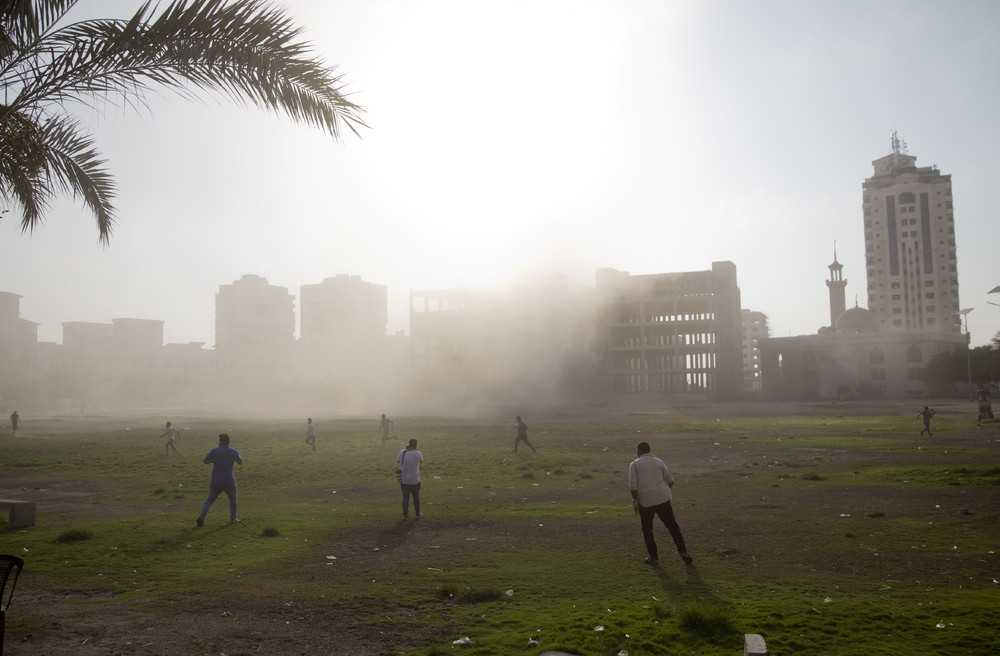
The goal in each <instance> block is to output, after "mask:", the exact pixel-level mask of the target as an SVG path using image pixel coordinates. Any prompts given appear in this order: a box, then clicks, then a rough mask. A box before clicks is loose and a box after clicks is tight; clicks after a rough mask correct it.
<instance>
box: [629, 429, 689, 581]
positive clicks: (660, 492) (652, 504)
mask: <svg viewBox="0 0 1000 656" xmlns="http://www.w3.org/2000/svg"><path fill="white" fill-rule="evenodd" d="M635 455H636V459H635V460H633V461H632V464H630V465H629V467H628V485H629V489H630V490H631V491H632V503H633V504H635V508H636V511H637V512H638V513H639V519H640V520H641V522H642V537H643V539H644V540H645V541H646V551H648V552H649V558H646V559H645V560H644V561H643V562H644V563H646V564H647V565H658V564H659V563H660V559H659V553H658V552H657V549H656V540H655V539H654V538H653V517H655V516H659V518H660V521H662V522H663V525H664V526H666V527H667V530H668V531H670V537H672V538H673V539H674V544H675V545H676V546H677V553H678V554H680V557H681V559H683V560H684V562H685V563H687V564H688V565H690V564H691V563H692V562H694V558H692V557H691V556H690V555H688V552H687V548H686V547H685V546H684V536H683V535H681V527H680V526H678V525H677V520H676V519H674V510H673V507H671V505H670V499H671V498H672V497H671V493H670V488H671V487H673V485H674V477H673V476H671V475H670V470H668V469H667V466H666V465H665V464H663V461H662V460H660V459H659V458H656V457H654V456H652V455H650V453H649V443H648V442H639V444H638V445H637V446H636V447H635Z"/></svg>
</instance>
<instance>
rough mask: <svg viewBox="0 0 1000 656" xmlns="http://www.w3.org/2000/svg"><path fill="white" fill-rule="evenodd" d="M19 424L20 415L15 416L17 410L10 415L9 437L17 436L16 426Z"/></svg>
mask: <svg viewBox="0 0 1000 656" xmlns="http://www.w3.org/2000/svg"><path fill="white" fill-rule="evenodd" d="M20 422H21V415H19V414H17V410H15V411H14V412H12V413H10V428H11V435H17V425H18V424H19V423H20Z"/></svg>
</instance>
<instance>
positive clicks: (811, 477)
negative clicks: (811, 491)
mask: <svg viewBox="0 0 1000 656" xmlns="http://www.w3.org/2000/svg"><path fill="white" fill-rule="evenodd" d="M802 480H804V481H825V480H826V476H820V475H819V474H817V473H816V472H807V473H805V474H802Z"/></svg>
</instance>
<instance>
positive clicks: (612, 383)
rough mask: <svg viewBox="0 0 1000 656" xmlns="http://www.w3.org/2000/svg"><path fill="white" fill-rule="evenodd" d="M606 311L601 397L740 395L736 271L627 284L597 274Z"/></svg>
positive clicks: (718, 265)
mask: <svg viewBox="0 0 1000 656" xmlns="http://www.w3.org/2000/svg"><path fill="white" fill-rule="evenodd" d="M596 283H597V296H598V298H599V302H600V303H602V304H603V305H604V307H606V311H607V314H606V317H607V320H606V324H605V330H606V331H607V357H608V366H607V367H606V369H605V372H606V374H605V375H606V379H605V381H604V389H605V390H606V391H607V392H609V393H610V394H612V395H636V394H689V393H705V394H712V395H737V394H740V393H741V392H742V390H743V367H742V362H743V360H742V350H743V344H742V337H741V334H740V332H741V313H740V289H739V287H738V286H737V283H736V265H735V264H733V263H732V262H713V263H712V268H711V270H708V271H687V272H681V273H660V274H654V275H640V276H631V275H629V274H628V273H626V272H623V271H616V270H614V269H598V270H597V274H596Z"/></svg>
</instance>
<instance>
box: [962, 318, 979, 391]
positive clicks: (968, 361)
mask: <svg viewBox="0 0 1000 656" xmlns="http://www.w3.org/2000/svg"><path fill="white" fill-rule="evenodd" d="M975 309H976V308H965V309H964V310H962V311H961V312H959V314H960V315H962V318H963V319H965V370H966V372H967V373H968V375H969V399H970V400H972V401H975V400H976V394H975V392H974V391H973V389H972V353H971V351H970V350H969V345H970V344H971V343H972V338H971V337H970V335H969V313H970V312H972V311H973V310H975Z"/></svg>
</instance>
